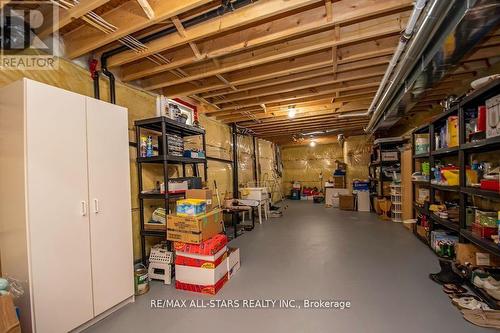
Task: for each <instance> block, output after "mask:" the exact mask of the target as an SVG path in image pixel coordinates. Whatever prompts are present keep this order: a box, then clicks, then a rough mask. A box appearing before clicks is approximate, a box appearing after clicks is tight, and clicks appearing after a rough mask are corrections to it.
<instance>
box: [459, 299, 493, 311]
mask: <svg viewBox="0 0 500 333" xmlns="http://www.w3.org/2000/svg"><path fill="white" fill-rule="evenodd" d="M451 302H452V303H453V304H454V305H455V306H457V307H458V308H459V309H460V310H491V309H490V307H489V306H488V304H486V303H484V302H481V301H478V300H477V299H476V298H475V297H458V298H453V299H452V300H451Z"/></svg>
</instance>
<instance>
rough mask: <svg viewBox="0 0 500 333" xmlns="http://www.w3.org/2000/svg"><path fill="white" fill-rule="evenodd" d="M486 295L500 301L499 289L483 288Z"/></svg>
mask: <svg viewBox="0 0 500 333" xmlns="http://www.w3.org/2000/svg"><path fill="white" fill-rule="evenodd" d="M484 290H485V291H486V293H487V294H488V295H490V296H491V297H493V298H494V299H496V300H497V301H500V289H486V288H485V289H484Z"/></svg>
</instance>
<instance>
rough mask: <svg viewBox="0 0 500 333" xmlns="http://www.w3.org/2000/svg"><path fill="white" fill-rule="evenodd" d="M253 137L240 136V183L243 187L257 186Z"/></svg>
mask: <svg viewBox="0 0 500 333" xmlns="http://www.w3.org/2000/svg"><path fill="white" fill-rule="evenodd" d="M253 156H254V153H253V137H251V136H246V135H238V182H239V184H240V188H241V187H251V186H255V178H254V159H253Z"/></svg>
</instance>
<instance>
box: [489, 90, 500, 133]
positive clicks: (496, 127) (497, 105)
mask: <svg viewBox="0 0 500 333" xmlns="http://www.w3.org/2000/svg"><path fill="white" fill-rule="evenodd" d="M499 135H500V95H496V96H494V97H492V98H490V99H487V100H486V138H492V137H495V136H499Z"/></svg>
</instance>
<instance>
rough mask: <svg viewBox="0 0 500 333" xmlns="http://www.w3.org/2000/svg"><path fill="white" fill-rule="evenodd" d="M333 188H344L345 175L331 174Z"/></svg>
mask: <svg viewBox="0 0 500 333" xmlns="http://www.w3.org/2000/svg"><path fill="white" fill-rule="evenodd" d="M333 187H334V188H345V176H333Z"/></svg>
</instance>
